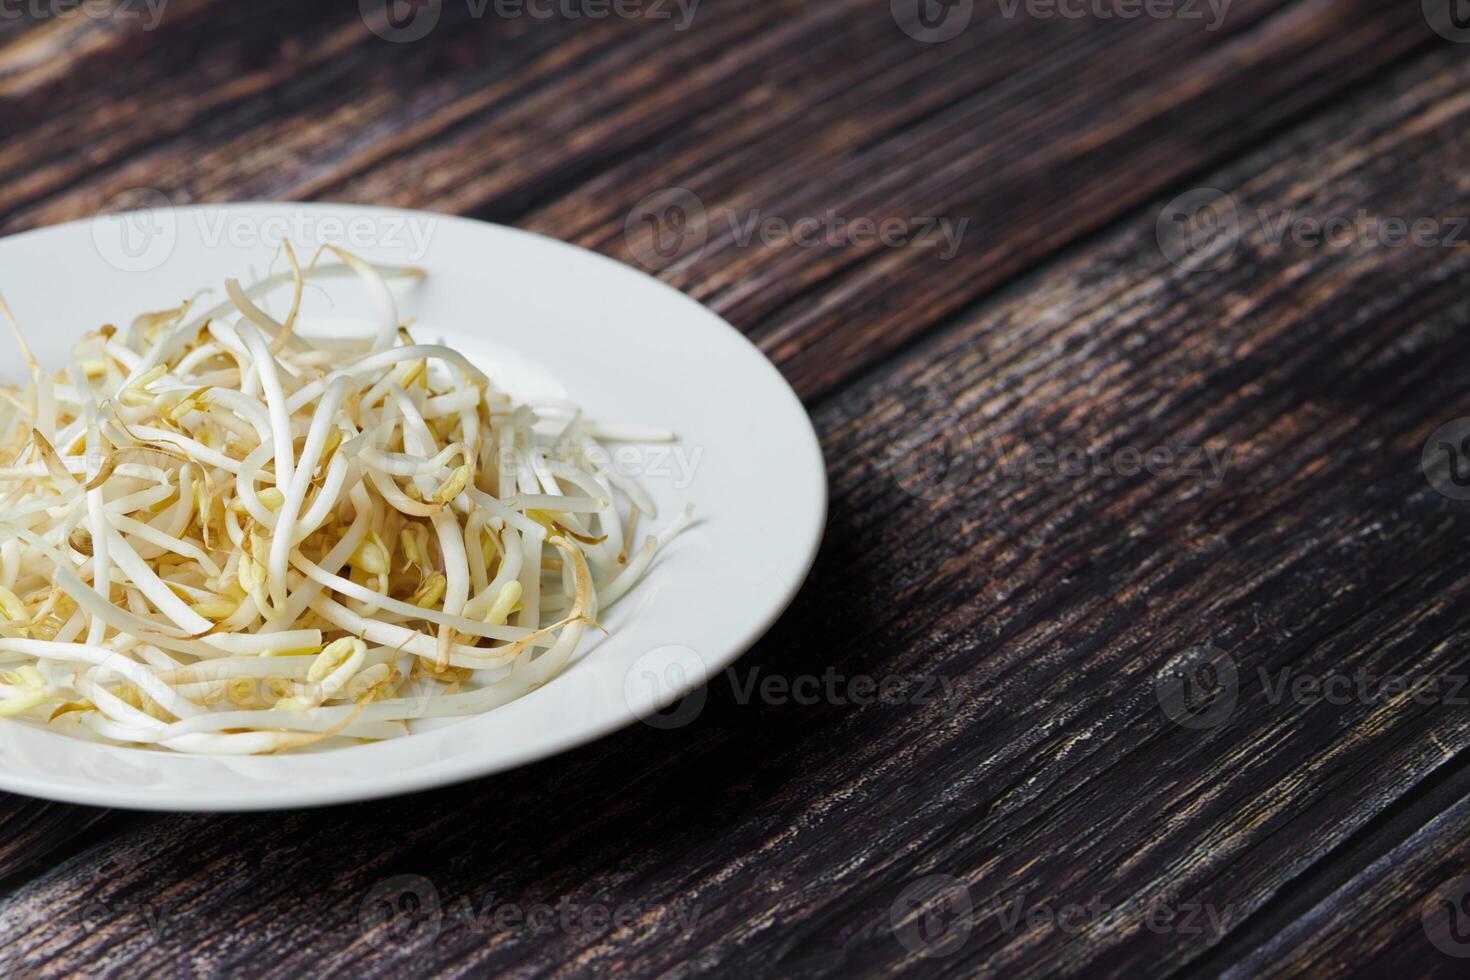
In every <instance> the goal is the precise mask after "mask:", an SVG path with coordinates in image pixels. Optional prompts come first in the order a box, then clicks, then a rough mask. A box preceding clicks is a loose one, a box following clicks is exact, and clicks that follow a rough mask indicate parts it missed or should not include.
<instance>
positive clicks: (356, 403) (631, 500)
mask: <svg viewBox="0 0 1470 980" xmlns="http://www.w3.org/2000/svg"><path fill="white" fill-rule="evenodd" d="M332 252H333V253H335V256H336V258H337V259H339V260H340V261H331V260H330V258H328V257H326V256H325V255H323V254H320V253H319V254H318V256H317V257H316V258H315V259H313V260H312V261H311V262H310V263H309V264H308V265H307V266H306V267H304V268H303V267H302V265H301V264H300V263H299V262H298V260H297V258H296V256H295V254H294V253H293V252H292V250H291V248H290V246H289V245H287V246H286V248H285V250H284V256H285V258H286V259H287V260H288V261H289V265H290V269H289V271H282V272H280V273H278V274H273V275H270V276H268V277H266V278H264V279H262V280H260V281H259V282H256V283H255V284H254V285H250V286H242V285H240V284H239V283H238V282H237V281H235V280H230V281H228V282H227V283H226V284H225V296H226V297H227V298H226V299H225V300H224V301H223V302H221V303H220V304H219V305H217V306H214V307H213V308H210V309H203V310H201V309H198V308H199V307H201V306H204V305H205V304H204V303H203V302H202V296H203V294H201V295H200V296H196V297H195V298H194V299H192V300H189V301H187V302H184V303H183V304H182V305H180V306H178V307H177V308H175V309H171V310H167V311H163V312H159V313H152V314H147V315H144V316H141V317H139V318H137V319H136V320H134V321H133V322H132V324H131V326H130V327H129V328H128V329H126V330H119V329H117V328H116V327H113V326H104V327H102V328H101V329H99V330H97V331H95V332H93V333H90V334H88V335H87V336H86V337H85V338H84V339H83V340H82V341H81V342H80V343H79V344H78V345H77V347H76V349H75V353H74V360H73V363H72V364H71V365H70V366H69V367H68V368H66V369H65V370H64V371H61V372H59V373H54V372H48V371H47V370H44V369H43V368H42V367H41V366H40V365H39V364H37V363H36V360H35V358H34V357H33V356H32V355H31V352H30V350H29V348H28V347H27V346H26V342H25V338H24V334H23V332H22V330H21V327H20V326H19V325H17V324H16V322H15V318H14V316H13V315H12V313H11V311H10V310H9V308H8V307H6V306H5V304H4V301H3V300H0V314H3V316H4V318H5V319H6V320H8V321H9V322H10V324H11V326H12V327H13V328H14V330H15V335H16V340H17V342H18V343H19V344H20V349H21V354H22V356H23V358H24V360H25V363H26V365H27V366H28V367H29V369H30V374H31V381H30V383H29V385H27V386H25V387H23V388H0V718H8V719H20V720H24V721H26V722H27V723H32V724H39V725H45V726H49V727H50V728H51V729H54V730H57V731H63V732H66V733H68V734H73V735H76V736H79V737H83V738H88V739H93V740H98V741H102V742H106V743H109V744H125V745H132V746H146V747H151V748H157V749H167V750H172V751H175V752H185V753H204V754H220V755H243V754H255V753H270V752H280V751H287V750H292V749H297V748H300V747H303V746H307V745H313V744H317V743H321V742H323V741H324V740H327V739H335V740H354V739H355V740H362V741H371V740H380V739H388V738H394V737H397V736H400V735H404V734H406V733H407V732H408V730H409V728H408V723H409V722H410V721H411V720H413V719H420V718H435V717H450V716H463V715H469V714H476V713H480V712H484V711H487V710H490V709H492V708H495V707H498V706H500V705H503V704H505V703H506V702H508V701H511V700H513V699H515V698H518V697H520V696H522V695H523V694H525V693H527V692H528V691H531V690H534V689H535V688H537V687H539V686H540V685H542V684H545V683H546V682H547V681H549V680H550V679H552V678H553V677H555V676H556V675H557V674H558V673H559V672H560V671H561V670H562V669H563V668H564V667H565V666H566V665H567V663H568V661H569V660H570V659H571V657H572V656H573V654H574V652H575V651H576V649H577V647H578V644H579V643H580V641H581V640H582V638H583V635H584V633H585V632H586V631H587V629H588V628H589V627H591V628H594V629H597V628H600V627H598V625H597V616H598V615H599V611H600V610H604V609H606V608H607V607H608V606H609V605H610V604H612V603H613V602H616V601H617V600H618V599H619V598H621V597H622V596H624V595H626V594H627V593H628V592H629V590H630V589H632V588H633V587H634V586H635V585H636V584H637V583H638V582H639V581H640V580H641V579H642V578H643V577H644V575H645V574H646V573H647V571H648V569H649V567H650V565H651V564H652V562H653V561H654V558H655V556H656V555H657V554H658V552H659V550H660V548H661V547H663V546H664V545H666V544H667V543H668V541H669V540H670V539H671V538H672V537H673V535H674V534H676V533H678V531H680V530H681V529H682V528H683V527H684V526H686V525H687V524H688V522H689V519H690V514H691V512H690V511H686V512H685V513H684V514H683V515H682V516H681V517H680V518H679V519H678V520H675V521H674V522H672V524H671V525H670V526H669V527H668V528H667V529H666V530H665V531H663V532H662V533H660V534H659V535H657V536H649V535H645V537H644V539H643V540H642V542H641V543H639V542H638V541H637V540H636V535H637V525H638V521H639V518H640V515H641V516H642V517H643V518H645V519H647V518H654V517H656V516H657V513H656V509H655V506H654V503H653V501H652V499H651V498H650V497H649V495H648V493H647V491H646V490H645V489H644V488H642V487H641V486H639V484H638V483H637V482H636V481H634V480H633V479H631V478H630V477H629V476H628V475H627V474H625V473H623V472H620V471H619V469H617V468H615V467H613V466H612V465H610V461H611V456H610V454H609V453H608V451H607V450H606V449H605V448H604V444H605V443H610V442H620V441H629V442H651V441H664V440H670V439H672V438H673V435H672V433H668V432H661V431H654V430H647V429H634V428H628V427H618V426H610V425H605V424H599V423H597V422H594V421H591V420H589V419H587V418H585V417H584V416H583V415H582V413H581V412H580V410H578V409H577V408H576V407H575V406H573V405H570V404H567V403H561V402H548V403H518V402H517V401H515V400H514V399H512V398H511V397H510V396H509V395H508V394H506V393H504V392H503V391H501V390H499V389H498V388H497V387H496V386H494V385H493V384H492V383H491V381H490V379H489V378H487V377H486V376H485V375H484V374H482V373H481V372H480V371H479V370H477V369H476V368H475V366H474V365H473V364H471V363H470V362H469V361H467V360H466V359H465V358H464V357H463V356H461V355H460V354H459V353H457V352H456V351H455V350H453V349H451V348H449V347H446V346H443V345H439V344H431V343H420V342H419V341H417V340H415V339H414V338H413V336H412V335H411V333H410V331H411V330H412V329H413V325H412V323H404V322H401V321H400V319H399V315H398V310H397V307H396V304H395V301H394V297H393V294H392V292H391V291H390V289H389V287H388V281H389V280H393V279H402V278H417V277H421V276H422V275H423V272H422V271H421V270H418V269H411V268H398V267H379V266H374V265H372V264H370V263H368V262H365V261H363V260H361V259H359V258H357V257H355V256H353V255H350V254H348V253H346V252H342V251H339V250H335V249H333V250H332ZM324 258H325V259H327V260H326V261H322V260H323V259H324ZM327 278H342V279H348V280H351V281H353V282H357V283H359V284H360V287H361V288H362V289H364V290H365V291H366V293H367V296H368V298H369V299H370V300H371V303H372V307H373V309H374V311H375V312H374V317H375V322H374V323H372V324H371V325H368V324H364V331H363V333H364V334H366V335H365V336H363V337H362V338H360V339H329V338H320V337H319V338H307V337H304V336H302V335H301V334H300V333H298V332H297V331H296V329H295V327H296V322H297V318H298V314H299V312H300V309H301V304H302V296H303V291H304V290H305V289H307V288H312V285H311V284H312V283H313V281H314V280H319V279H327ZM272 294H279V295H276V296H275V297H274V298H275V299H276V300H277V301H278V302H277V303H276V304H275V305H277V306H280V307H281V308H282V309H284V314H283V315H282V318H281V319H279V320H278V319H276V318H275V316H273V315H272V313H271V312H268V311H269V310H270V308H271V306H272V305H273V304H272V303H271V302H270V299H271V298H272ZM277 312H278V313H280V310H278V311H277ZM369 331H370V332H369ZM9 723H14V722H13V721H12V722H9ZM330 744H334V745H335V744H339V742H338V741H334V742H332V743H330ZM340 744H349V743H348V742H347V741H341V742H340Z"/></svg>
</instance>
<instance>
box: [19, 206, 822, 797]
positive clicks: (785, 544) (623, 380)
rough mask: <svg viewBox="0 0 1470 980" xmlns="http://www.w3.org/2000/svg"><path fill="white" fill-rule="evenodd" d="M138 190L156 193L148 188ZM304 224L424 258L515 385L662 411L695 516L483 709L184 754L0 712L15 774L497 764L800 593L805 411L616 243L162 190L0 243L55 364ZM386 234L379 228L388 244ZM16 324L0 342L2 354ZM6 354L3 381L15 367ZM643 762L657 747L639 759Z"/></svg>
mask: <svg viewBox="0 0 1470 980" xmlns="http://www.w3.org/2000/svg"><path fill="white" fill-rule="evenodd" d="M143 203H144V204H149V203H157V202H148V201H146V200H145V201H143ZM283 235H289V236H291V237H292V239H293V241H295V242H297V243H298V245H303V244H304V245H305V246H306V247H307V248H310V247H311V246H313V245H315V244H320V243H322V242H331V243H336V244H344V245H346V246H347V247H349V248H352V249H353V250H355V251H358V252H359V253H360V254H363V255H365V256H366V257H368V258H371V259H374V260H377V261H380V262H385V263H402V264H407V263H412V264H416V265H421V266H423V267H424V268H426V269H428V270H429V273H430V274H429V278H428V279H427V280H426V281H424V282H422V283H418V284H405V285H398V286H395V287H394V288H395V293H396V294H397V296H398V299H399V304H400V311H401V313H402V314H403V315H405V316H414V317H416V318H417V324H416V326H415V333H416V335H418V336H420V337H423V338H426V339H439V338H443V339H444V340H446V341H447V342H449V343H451V344H453V345H455V346H458V347H460V348H461V349H463V350H464V351H465V352H466V353H467V354H468V355H469V356H470V357H471V359H472V360H474V361H475V362H476V363H477V364H478V365H479V366H480V367H482V368H483V369H485V370H486V371H487V372H488V373H489V374H490V375H491V376H492V377H493V378H494V379H495V380H496V381H497V383H499V384H500V385H501V386H502V387H505V388H507V389H509V390H510V391H512V392H514V393H516V394H518V395H522V396H526V395H531V396H544V395H554V394H558V393H564V394H566V395H569V396H571V397H572V398H574V399H575V400H576V401H578V402H580V403H581V404H582V405H583V406H584V407H585V409H586V410H587V411H588V413H589V414H590V415H591V416H593V417H596V418H601V419H607V420H611V421H619V422H625V423H636V424H644V425H656V426H667V427H670V428H673V429H675V430H676V431H677V432H678V433H679V436H680V442H679V443H678V445H677V447H674V448H672V449H669V448H667V447H665V448H664V449H649V450H642V451H638V452H631V451H630V453H629V455H628V456H627V458H626V459H625V460H624V462H623V465H625V466H626V467H627V468H629V469H636V470H639V471H641V473H640V479H642V480H643V481H644V483H645V485H646V486H647V487H648V488H649V490H650V491H651V492H652V493H653V495H654V497H655V499H656V500H657V502H658V503H659V505H660V508H661V511H660V514H659V517H658V519H657V520H654V521H647V522H645V523H644V524H643V528H644V529H645V530H654V529H657V528H658V527H661V526H663V525H664V524H665V523H666V522H667V521H669V520H670V519H672V517H673V516H674V515H675V514H676V513H677V512H678V509H679V508H680V507H682V506H683V504H684V502H685V501H689V502H693V503H694V504H695V506H696V513H697V517H698V522H697V523H696V525H695V526H694V527H693V528H691V529H690V530H689V531H688V532H686V533H685V535H684V536H683V537H681V538H680V539H679V540H678V541H676V542H675V543H674V545H673V546H671V547H670V548H669V550H668V551H667V552H666V553H665V554H664V555H663V556H662V557H661V558H660V560H659V562H658V563H657V565H656V566H655V569H654V571H653V572H652V573H651V575H650V576H649V578H648V579H647V580H646V581H645V583H644V584H643V585H642V586H641V587H640V588H639V590H638V591H637V592H636V593H635V594H634V595H633V596H632V597H630V598H629V599H627V600H625V601H624V602H623V603H621V604H619V605H617V606H615V607H614V608H613V609H612V610H610V611H609V612H608V614H607V615H606V617H605V625H606V626H607V627H608V629H609V630H610V631H611V636H610V637H608V638H606V639H600V640H598V641H597V642H596V643H595V644H592V643H588V644H587V645H585V646H584V648H583V651H582V653H581V655H580V656H579V659H578V660H577V661H576V662H575V663H574V664H573V665H572V666H571V667H570V668H569V669H568V670H567V671H566V673H564V674H562V675H561V676H560V677H558V678H557V679H555V680H554V681H553V682H551V683H550V684H548V685H547V686H545V687H544V688H542V689H540V690H537V691H535V692H533V693H531V694H530V695H528V696H526V697H525V698H522V699H521V700H519V701H516V702H513V703H511V704H509V705H507V706H505V707H503V708H500V709H498V710H496V711H493V712H490V713H488V714H485V715H482V716H479V717H474V718H469V719H464V720H456V721H454V722H452V723H444V722H441V723H438V724H432V725H426V726H424V729H423V730H421V731H416V732H415V733H414V734H412V735H410V736H408V737H405V738H402V739H399V740H395V741H390V742H383V743H377V744H370V745H361V746H353V747H347V748H338V749H331V750H327V751H320V752H315V753H309V754H304V755H281V756H264V757H249V758H215V757H205V756H185V755H176V754H169V753H164V752H156V751H150V750H143V749H134V748H118V747H107V746H98V745H95V744H90V743H87V742H83V741H80V740H75V739H70V738H67V737H65V736H63V735H58V734H55V733H52V732H49V731H45V730H41V729H39V728H36V727H32V726H30V725H26V724H23V723H17V722H5V721H0V788H3V789H6V790H11V791H14V792H18V793H25V794H29V795H32V796H38V797H46V798H51V799H57V800H65V801H70V802H76V803H89V804H95V805H102V806H116V807H128V808H137V809H151V810H255V809H274V808H285V807H298V806H313V805H320V804H329V803H341V802H347V801H353V800H363V799H370V798H374V797H382V796H389V795H393V794H399V793H407V792H412V791H415V790H422V789H426V788H429V787H433V786H440V785H445V784H448V783H454V782H457V781H460V780H465V779H470V778H474V777H478V776H484V775H487V774H490V773H495V772H500V771H503V770H506V769H510V768H512V767H515V766H519V765H522V764H524V763H528V762H532V761H534V760H537V759H542V758H545V757H547V756H550V755H552V754H554V753H557V752H561V751H563V750H566V749H569V748H572V747H574V746H578V745H581V744H583V743H586V742H589V741H591V740H593V739H596V738H598V737H600V736H603V735H606V734H608V733H609V732H612V731H614V730H615V729H618V728H621V727H622V726H624V725H627V724H629V723H632V722H634V721H635V720H637V719H638V718H639V717H643V716H646V715H647V714H648V712H650V711H652V710H653V709H655V708H656V707H659V706H662V705H664V704H667V703H669V702H671V701H673V700H674V699H675V698H676V697H678V696H680V695H682V694H683V693H685V692H687V691H689V690H693V689H694V688H696V687H698V686H699V685H700V684H702V683H703V682H705V681H706V680H707V679H708V678H709V677H711V676H713V675H714V674H716V673H718V672H719V671H721V670H723V669H724V668H725V667H727V666H728V665H729V664H730V663H731V662H732V661H734V660H735V658H737V657H738V656H739V655H740V654H741V653H743V652H744V651H745V650H746V649H747V648H749V647H750V645H751V644H752V643H754V642H755V641H756V640H757V639H758V638H759V637H760V636H761V635H762V634H763V633H764V632H765V631H766V630H767V629H768V628H769V627H770V626H771V624H772V623H773V622H774V621H775V619H776V617H777V616H779V615H780V614H781V612H782V611H783V610H784V609H785V608H786V606H787V605H788V603H790V601H791V599H792V598H793V597H794V596H795V594H796V592H797V589H798V588H799V587H800V585H801V583H802V580H803V579H804V578H805V577H806V575H807V572H808V571H809V569H810V567H811V563H812V560H813V558H814V557H815V554H816V550H817V546H818V543H819V541H820V538H821V532H822V527H823V524H824V521H825V516H826V501H827V495H826V480H825V471H824V467H823V463H822V455H821V450H820V448H819V446H818V444H817V440H816V436H815V434H814V433H813V431H812V427H811V424H810V422H809V420H808V418H807V415H806V412H805V411H804V409H803V408H802V406H801V403H800V402H799V401H798V400H797V398H796V396H795V395H794V394H793V392H792V391H791V389H790V388H789V387H788V386H787V384H786V382H785V381H784V379H782V377H781V376H780V374H779V373H778V372H777V371H776V370H775V368H774V367H773V366H772V365H771V364H770V363H769V362H768V361H767V360H766V359H765V358H764V357H763V356H762V355H761V354H760V352H759V351H757V350H756V348H755V347H754V346H752V345H751V344H750V343H749V342H747V341H746V340H745V339H744V338H743V337H742V336H741V335H740V334H739V333H737V332H736V331H735V330H734V329H733V328H731V327H730V326H729V325H728V324H726V323H725V322H724V321H723V320H721V319H720V318H719V317H717V316H716V315H715V314H713V313H711V312H710V311H708V310H706V309H705V308H704V307H702V306H700V305H699V304H698V303H695V302H694V301H693V300H690V299H689V298H688V297H686V296H684V295H683V294H681V293H679V292H678V291H677V290H674V289H672V288H669V287H668V286H665V285H664V284H662V283H660V282H658V281H657V280H655V279H653V278H651V277H649V276H647V275H644V274H642V273H641V272H638V271H635V270H633V269H631V268H628V267H627V266H624V265H620V264H619V263H616V262H613V261H611V260H609V259H606V258H603V257H601V256H598V255H595V254H593V253H590V252H586V251H584V250H581V249H578V248H574V247H572V246H569V245H566V244H563V243H560V242H556V241H552V240H549V239H546V238H541V237H539V236H535V235H531V234H527V233H525V232H521V231H516V230H514V229H509V228H504V227H500V226H495V225H488V224H483V223H480V222H475V221H469V220H466V219H461V218H451V217H445V216H442V215H432V214H424V213H420V212H407V211H394V210H388V209H380V208H363V207H355V206H346V205H297V204H292V205H284V204H248V205H225V206H202V207H188V208H162V207H155V208H153V209H150V210H143V211H134V212H131V213H126V214H122V215H119V216H113V217H104V218H99V219H96V220H93V221H83V222H76V223H72V224H67V225H61V226H57V227H53V228H45V229H41V230H38V231H33V232H27V233H24V234H21V235H16V236H14V237H11V238H8V239H4V240H0V292H3V293H4V295H5V296H6V298H7V299H8V300H9V301H10V305H11V306H12V307H13V309H14V310H15V313H16V315H17V317H18V318H19V319H20V321H21V323H22V324H23V325H24V327H25V328H26V332H27V335H28V337H29V339H30V341H31V344H32V347H33V348H34V349H35V352H36V354H37V356H38V358H39V359H40V360H41V361H42V362H43V363H45V364H47V365H53V366H60V365H62V364H63V363H65V360H66V358H67V357H68V352H69V350H70V346H71V344H72V343H73V342H74V341H75V340H76V339H77V338H78V337H80V336H81V335H82V333H84V332H85V331H87V330H89V329H95V328H96V327H98V326H99V325H101V324H103V323H116V324H118V325H119V326H125V325H126V324H127V322H129V321H130V320H131V318H132V317H133V316H134V315H135V314H137V313H140V312H143V311H146V310H155V309H162V308H166V307H169V306H172V305H176V304H177V303H178V302H179V301H180V300H181V299H183V298H184V297H185V296H187V295H189V294H190V293H191V292H192V291H194V290H195V289H198V288H200V287H203V286H206V285H207V286H210V287H212V288H214V289H216V290H219V289H220V287H221V286H222V284H223V282H224V280H225V279H226V278H227V277H232V276H233V277H238V278H241V279H247V278H250V276H249V270H250V269H252V268H253V269H255V270H256V271H258V272H264V270H265V269H266V268H267V267H268V266H269V265H270V262H271V260H272V256H273V255H274V254H275V251H276V249H275V246H276V243H277V242H278V241H279V239H280V238H281V237H282V236H283ZM374 243H376V244H374ZM363 303H364V301H363V300H362V299H361V298H360V297H359V294H358V292H357V291H356V290H353V289H351V288H350V287H343V286H341V285H337V284H330V283H329V284H327V285H326V287H325V292H324V291H321V290H312V291H310V292H309V295H308V299H307V305H306V307H305V313H306V317H305V319H304V330H305V331H306V332H309V331H310V329H311V325H312V324H313V323H315V324H317V325H318V326H320V327H322V328H324V329H330V328H331V327H332V326H334V325H336V324H340V323H341V322H342V321H343V320H344V318H349V317H353V316H356V314H357V313H359V312H361V313H364V314H366V313H367V309H366V306H365V305H363V306H362V307H361V309H359V307H358V305H356V304H363ZM8 343H9V342H8V341H7V340H4V339H3V338H0V350H3V349H5V345H6V344H8ZM22 370H23V369H22V367H21V365H20V359H19V358H18V357H16V356H14V354H13V353H9V354H5V355H3V356H0V380H3V381H4V382H5V383H15V382H18V381H20V380H22V376H21V372H22ZM625 764H626V765H627V766H628V767H629V775H630V776H631V775H635V774H636V771H637V769H638V767H639V765H640V763H639V761H638V760H637V759H628V760H625Z"/></svg>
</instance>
